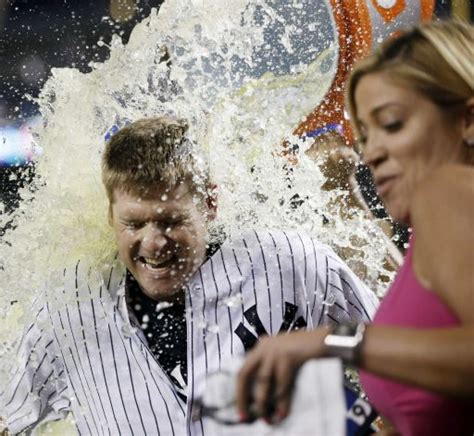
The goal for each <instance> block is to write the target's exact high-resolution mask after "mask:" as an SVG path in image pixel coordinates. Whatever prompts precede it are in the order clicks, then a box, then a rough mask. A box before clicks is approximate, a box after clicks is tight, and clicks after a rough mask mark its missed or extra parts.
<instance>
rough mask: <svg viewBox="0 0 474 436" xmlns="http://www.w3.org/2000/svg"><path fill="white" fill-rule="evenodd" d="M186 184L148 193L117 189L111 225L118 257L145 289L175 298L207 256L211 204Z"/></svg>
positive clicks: (151, 294)
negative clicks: (197, 196)
mask: <svg viewBox="0 0 474 436" xmlns="http://www.w3.org/2000/svg"><path fill="white" fill-rule="evenodd" d="M200 202H201V203H203V204H199V206H198V205H197V204H196V203H195V202H194V201H193V194H192V192H191V191H189V188H188V185H187V184H186V183H183V184H180V185H178V186H177V187H175V188H167V187H164V186H159V187H157V188H156V189H155V190H154V191H152V192H151V193H149V194H148V195H147V196H146V197H144V198H141V197H140V196H139V195H134V194H130V193H125V192H123V191H120V190H115V191H114V201H113V203H112V204H111V207H110V223H111V225H112V227H113V229H114V231H115V236H116V239H117V244H118V250H119V255H120V258H121V259H122V261H123V262H124V263H125V265H126V267H127V269H128V270H129V271H130V273H131V274H132V275H133V277H134V278H135V279H136V280H137V282H138V284H139V285H140V288H141V290H142V291H143V292H144V293H145V294H146V295H147V296H149V297H150V298H153V299H154V300H160V301H161V300H172V299H173V298H174V297H176V294H177V293H180V291H181V289H182V287H183V285H184V284H185V283H186V282H187V281H188V279H189V278H190V277H191V276H192V275H193V274H194V272H195V271H196V270H197V269H198V267H199V266H200V265H201V264H202V262H203V261H204V259H205V255H206V238H207V220H208V217H207V216H206V215H207V212H208V211H209V210H208V209H207V206H206V204H205V201H204V200H200Z"/></svg>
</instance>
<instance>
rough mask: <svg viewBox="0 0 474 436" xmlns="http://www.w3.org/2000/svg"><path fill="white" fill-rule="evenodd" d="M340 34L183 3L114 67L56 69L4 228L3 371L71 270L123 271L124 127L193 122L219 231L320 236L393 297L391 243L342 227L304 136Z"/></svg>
mask: <svg viewBox="0 0 474 436" xmlns="http://www.w3.org/2000/svg"><path fill="white" fill-rule="evenodd" d="M315 3H318V4H315ZM334 32H335V31H334V24H333V21H332V15H331V13H330V7H329V5H328V3H326V1H321V2H314V1H313V0H299V1H296V0H295V1H287V0H273V1H272V0H267V1H265V0H253V1H251V0H226V1H224V0H220V1H219V2H216V1H211V0H174V1H167V2H165V3H164V4H163V5H162V7H161V9H160V12H159V13H156V12H153V13H152V14H151V16H150V17H149V18H147V19H146V20H144V21H143V22H142V23H140V24H139V25H137V26H136V28H135V29H134V31H133V32H132V34H131V37H130V40H129V42H128V44H127V45H124V44H123V43H122V42H121V40H120V38H119V37H114V38H113V39H112V41H111V43H110V59H109V60H108V61H106V62H104V63H102V64H95V65H93V71H92V72H90V73H88V74H81V73H80V72H79V71H77V70H75V69H68V68H63V69H54V70H53V72H52V77H51V78H50V79H49V80H48V82H47V83H46V85H45V87H44V89H43V91H42V93H41V96H40V98H39V104H40V110H41V114H42V118H43V120H44V126H42V127H40V128H38V129H37V130H36V132H35V139H36V141H37V142H38V144H40V145H41V146H42V147H43V149H44V155H43V156H42V157H41V159H39V160H38V162H37V164H36V172H37V179H36V183H35V189H34V190H33V189H31V188H25V189H23V190H22V192H21V196H22V198H23V202H22V204H21V206H20V208H19V209H17V210H16V211H15V212H14V214H13V215H12V216H6V215H5V214H4V215H0V228H1V227H3V226H4V225H5V223H6V222H7V221H9V220H12V219H13V222H14V224H15V226H16V228H15V229H14V230H12V231H9V232H7V233H6V235H5V236H4V237H3V239H2V240H1V241H0V266H1V268H3V270H0V289H1V292H2V293H1V296H0V315H1V319H2V320H3V324H4V326H5V328H2V331H3V332H4V333H3V334H2V336H3V337H2V338H0V343H1V344H2V345H1V349H0V357H1V358H2V367H3V366H4V365H5V363H4V362H6V361H7V359H4V358H3V357H4V356H5V355H6V353H8V352H10V350H11V344H12V339H11V338H12V337H13V336H14V335H12V332H13V331H16V330H18V325H19V324H21V323H22V322H23V321H25V319H26V318H29V317H30V316H31V309H29V310H26V309H24V308H31V307H32V306H31V302H32V301H33V299H34V297H35V296H36V295H37V294H38V291H39V290H40V289H41V288H42V287H43V285H44V283H45V282H46V281H48V283H49V284H50V286H52V287H53V288H55V287H59V286H60V285H61V280H62V278H61V274H60V272H61V271H62V269H63V268H64V267H66V266H68V265H72V264H74V263H75V262H76V261H77V260H78V259H86V260H87V261H88V263H91V264H93V265H104V264H107V263H110V262H113V261H114V260H113V259H114V256H115V245H114V242H113V237H112V234H111V231H110V229H109V227H108V224H107V200H106V197H105V192H104V190H103V188H102V185H101V181H100V155H101V150H102V147H103V142H104V134H105V133H106V132H107V131H108V129H109V128H110V127H111V126H112V125H114V124H120V123H122V122H123V120H136V119H139V118H143V117H149V116H157V115H162V114H172V115H175V116H178V117H182V118H186V119H188V120H189V121H190V125H191V129H190V136H191V139H192V140H193V141H194V143H195V144H197V145H196V153H198V154H200V155H201V156H202V158H203V160H204V161H208V163H209V166H210V169H211V173H212V175H213V177H214V180H215V182H216V183H217V185H218V186H219V220H218V223H219V224H222V225H224V226H225V227H226V228H227V229H228V230H229V231H235V230H238V229H241V228H249V227H255V228H275V229H278V228H280V229H288V228H293V229H300V230H304V231H307V232H309V233H311V234H313V235H314V236H316V237H317V238H319V239H320V240H321V241H323V242H326V243H328V244H330V245H332V246H335V247H341V248H349V249H352V252H353V253H354V255H353V257H349V258H348V259H346V260H347V261H348V263H349V264H351V262H363V263H365V264H366V265H367V266H368V270H369V275H368V283H369V285H370V286H372V288H373V289H374V290H375V291H379V292H380V291H381V290H383V289H384V288H385V285H384V284H383V283H380V282H379V275H380V274H381V273H383V274H387V272H386V271H385V269H384V267H383V262H384V257H385V254H386V249H385V247H384V243H383V238H382V234H381V231H380V230H379V228H378V227H377V226H376V225H375V224H374V223H372V222H370V221H369V220H367V219H365V218H364V217H363V216H362V214H361V213H358V212H356V211H354V214H353V218H351V219H347V220H345V221H342V220H341V219H340V218H339V217H337V216H332V214H331V212H330V211H329V209H328V204H329V203H330V202H331V201H333V199H334V197H335V196H338V195H342V194H341V192H332V193H328V192H325V191H321V189H320V188H321V186H322V184H323V183H324V177H323V176H322V174H321V172H320V171H319V169H318V166H317V165H316V164H315V163H314V162H313V161H311V160H310V159H309V158H308V157H307V156H306V155H305V154H304V153H303V151H304V149H305V148H307V147H308V145H309V144H306V143H305V142H304V141H303V140H302V139H301V138H294V137H292V135H291V133H292V131H293V130H294V129H295V128H296V127H297V126H298V125H299V123H300V122H301V121H302V120H303V119H304V117H305V116H306V115H307V114H309V113H310V112H311V111H312V109H313V108H314V107H316V106H317V104H318V103H319V101H320V100H321V98H322V97H323V96H324V94H325V92H326V91H327V90H328V88H329V86H330V84H331V80H332V78H333V73H334V71H335V68H336V64H337V45H336V41H337V38H336V35H335V33H334ZM167 57H169V61H166V60H165V59H166V58H167ZM285 139H286V140H288V141H289V142H290V143H297V144H298V145H299V148H300V154H299V163H298V164H297V165H290V164H289V163H288V161H287V159H286V158H285V157H282V156H281V153H279V151H280V150H281V144H282V143H283V141H284V140H285ZM296 195H297V196H298V198H299V199H303V200H304V201H303V202H301V204H300V205H299V206H298V207H295V205H294V203H293V202H292V201H291V199H292V198H295V196H296ZM323 217H324V218H325V220H326V221H327V220H328V221H329V223H327V224H324V225H323ZM360 240H362V241H364V242H363V244H362V247H360V245H361V244H360V243H359V242H357V241H360ZM369 241H370V242H369ZM13 300H15V301H18V303H17V304H15V305H13V306H12V305H11V304H10V302H11V301H13ZM22 308H23V313H24V316H22ZM12 320H14V322H12ZM2 371H3V368H0V372H2Z"/></svg>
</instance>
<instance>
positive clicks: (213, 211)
mask: <svg viewBox="0 0 474 436" xmlns="http://www.w3.org/2000/svg"><path fill="white" fill-rule="evenodd" d="M206 206H207V219H208V220H210V221H212V220H214V219H215V218H216V216H217V185H216V184H213V183H209V184H208V185H207V196H206Z"/></svg>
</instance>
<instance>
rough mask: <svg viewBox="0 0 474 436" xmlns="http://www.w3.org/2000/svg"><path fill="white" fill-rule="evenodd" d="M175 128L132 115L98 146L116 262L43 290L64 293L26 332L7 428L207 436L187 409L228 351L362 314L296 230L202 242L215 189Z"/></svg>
mask: <svg viewBox="0 0 474 436" xmlns="http://www.w3.org/2000/svg"><path fill="white" fill-rule="evenodd" d="M187 130H188V127H187V125H186V123H185V122H184V121H181V120H176V119H172V118H166V117H162V118H154V119H144V120H140V121H137V122H135V123H132V124H130V125H128V126H126V127H124V128H123V129H121V130H120V131H119V132H118V133H116V134H115V135H114V136H113V137H112V138H111V139H110V140H109V141H108V142H107V144H106V148H105V151H104V153H103V161H102V176H103V182H104V185H105V189H106V191H107V195H108V198H109V201H110V205H109V220H110V224H111V226H112V227H113V230H114V232H115V236H116V241H117V248H118V254H119V258H120V261H118V262H116V263H115V264H113V265H109V266H102V267H101V268H98V267H97V266H93V267H91V266H90V265H86V263H85V262H78V263H77V264H76V265H75V266H74V267H73V268H67V269H66V271H65V274H64V276H65V279H64V287H63V289H61V290H54V293H55V295H60V296H62V295H65V296H66V295H71V294H72V295H74V296H75V298H74V299H68V298H66V297H65V298H64V301H62V304H61V298H62V297H60V298H59V300H60V301H59V302H58V301H56V302H55V304H51V303H50V301H48V302H47V303H46V304H45V306H44V307H43V309H42V310H41V311H40V312H39V314H38V316H37V318H36V320H35V321H34V322H33V323H32V324H31V325H30V326H28V327H27V328H26V330H25V334H24V337H23V339H22V341H21V344H20V348H19V359H20V360H19V362H20V364H19V365H18V368H17V371H16V373H15V374H14V375H13V377H12V379H11V382H10V384H9V386H8V388H7V390H6V391H5V393H4V395H3V399H2V400H3V405H4V408H3V410H4V413H5V418H6V423H7V426H8V428H9V430H10V431H11V432H12V433H18V432H20V431H23V430H25V429H30V428H33V427H35V426H37V425H38V424H39V423H42V422H46V421H51V420H56V419H61V418H64V417H65V416H66V415H67V414H68V413H71V414H72V415H73V417H74V422H75V424H76V426H77V429H78V430H79V432H80V433H81V434H95V435H97V434H110V433H112V434H140V435H142V434H166V435H171V434H191V435H194V434H196V435H201V434H205V433H206V428H207V425H208V424H207V419H208V418H206V417H202V416H199V415H198V416H196V414H195V413H192V412H193V405H194V404H195V402H196V399H197V398H198V397H199V396H200V395H201V394H202V392H203V389H204V384H205V379H206V376H207V375H208V374H210V373H213V372H216V371H219V370H221V369H223V368H225V366H226V364H227V362H228V361H229V360H230V359H231V357H232V356H233V355H240V354H244V353H245V352H246V351H247V350H249V349H250V348H252V347H253V345H255V344H256V343H257V342H258V340H259V337H261V336H264V335H275V334H278V333H280V332H282V331H287V330H296V329H303V328H305V329H313V328H315V327H317V326H319V325H326V324H338V323H344V322H357V321H364V322H365V321H369V319H370V318H371V316H372V313H373V311H374V309H375V306H376V301H377V300H376V298H375V296H374V295H373V294H372V293H371V291H369V290H368V289H367V288H366V287H365V286H364V285H363V284H362V283H361V282H360V281H359V280H358V279H357V278H356V276H355V275H354V274H353V273H352V272H351V271H350V270H349V269H348V268H347V266H346V265H345V264H344V263H343V262H342V261H341V260H340V259H339V258H338V256H337V255H336V254H335V253H334V252H333V251H332V250H331V249H330V248H329V247H327V246H325V245H323V244H321V243H319V242H318V241H316V240H314V239H313V238H311V237H309V236H308V235H305V234H303V233H298V232H282V231H270V230H262V231H254V230H249V231H246V232H245V233H242V234H234V235H227V236H225V237H224V236H223V235H222V234H221V235H220V237H211V236H210V234H211V233H212V232H209V228H210V227H209V226H210V224H211V223H212V222H213V220H214V218H215V215H216V211H217V208H216V198H215V190H213V189H211V187H212V184H211V181H210V180H209V176H208V174H207V171H206V169H205V168H203V166H202V165H201V162H200V160H199V159H197V158H196V157H195V156H194V154H193V153H192V148H193V147H192V144H191V142H190V141H189V139H188V138H187V133H186V132H187ZM124 267H125V268H124ZM99 270H100V273H99ZM63 292H64V294H63Z"/></svg>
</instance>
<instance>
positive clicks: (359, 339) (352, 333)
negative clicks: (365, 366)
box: [324, 323, 365, 366]
mask: <svg viewBox="0 0 474 436" xmlns="http://www.w3.org/2000/svg"><path fill="white" fill-rule="evenodd" d="M364 333H365V324H364V323H359V324H340V325H337V326H336V327H334V328H333V329H332V330H331V332H330V333H329V334H328V335H327V336H326V337H325V338H324V345H325V346H326V349H327V352H328V355H329V356H331V357H340V358H341V359H342V361H343V362H344V363H346V364H348V365H352V366H358V364H359V362H360V349H361V347H362V343H363V341H364Z"/></svg>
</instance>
